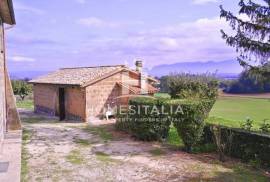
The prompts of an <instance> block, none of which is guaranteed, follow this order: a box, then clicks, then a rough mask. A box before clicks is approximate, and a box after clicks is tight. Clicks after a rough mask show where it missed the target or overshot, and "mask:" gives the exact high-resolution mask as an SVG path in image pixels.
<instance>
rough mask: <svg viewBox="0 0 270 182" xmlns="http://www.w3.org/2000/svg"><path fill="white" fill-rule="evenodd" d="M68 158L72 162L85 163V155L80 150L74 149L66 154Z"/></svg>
mask: <svg viewBox="0 0 270 182" xmlns="http://www.w3.org/2000/svg"><path fill="white" fill-rule="evenodd" d="M66 160H67V161H68V162H70V163H71V164H78V165H79V164H83V162H84V157H83V156H82V154H81V152H80V151H79V150H72V151H71V152H70V153H69V154H68V156H66Z"/></svg>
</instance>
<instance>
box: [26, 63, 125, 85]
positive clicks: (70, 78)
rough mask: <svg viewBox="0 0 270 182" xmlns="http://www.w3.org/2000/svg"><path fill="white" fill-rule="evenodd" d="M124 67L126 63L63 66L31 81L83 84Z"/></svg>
mask: <svg viewBox="0 0 270 182" xmlns="http://www.w3.org/2000/svg"><path fill="white" fill-rule="evenodd" d="M124 68H125V66H124V65H117V66H100V67H81V68H63V69H60V70H58V71H55V72H52V73H50V74H48V75H45V76H41V77H39V78H37V79H34V80H31V81H30V82H29V83H43V84H55V85H79V86H82V85H85V84H86V83H88V82H90V81H94V80H97V79H99V78H102V77H103V76H106V75H109V74H111V73H113V72H116V71H118V70H119V71H120V70H122V69H124Z"/></svg>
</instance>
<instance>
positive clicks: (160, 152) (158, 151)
mask: <svg viewBox="0 0 270 182" xmlns="http://www.w3.org/2000/svg"><path fill="white" fill-rule="evenodd" d="M149 153H150V154H152V155H153V156H161V155H166V151H164V150H162V149H160V148H155V149H153V150H150V151H149Z"/></svg>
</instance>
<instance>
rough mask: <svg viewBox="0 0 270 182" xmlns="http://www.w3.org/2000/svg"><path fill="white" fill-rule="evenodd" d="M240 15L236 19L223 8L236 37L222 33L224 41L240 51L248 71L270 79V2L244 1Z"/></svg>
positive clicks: (242, 64) (241, 60)
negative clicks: (245, 18) (240, 16)
mask: <svg viewBox="0 0 270 182" xmlns="http://www.w3.org/2000/svg"><path fill="white" fill-rule="evenodd" d="M239 6H240V10H239V15H247V17H248V20H243V19H241V18H239V17H238V16H235V15H234V14H233V13H231V12H230V11H226V10H224V9H223V7H222V6H220V9H221V13H220V16H221V18H225V19H226V21H227V22H229V24H230V26H231V27H232V29H233V30H234V31H236V34H235V35H233V36H231V35H228V34H227V33H225V32H224V31H223V30H221V33H222V38H223V39H225V40H226V43H227V44H228V45H229V46H232V47H234V48H236V51H237V53H238V55H239V56H238V61H239V63H240V65H241V66H243V67H244V68H246V69H250V70H252V71H254V73H260V74H263V75H265V76H270V0H261V1H260V3H259V2H258V1H257V2H254V0H248V1H244V0H240V2H239Z"/></svg>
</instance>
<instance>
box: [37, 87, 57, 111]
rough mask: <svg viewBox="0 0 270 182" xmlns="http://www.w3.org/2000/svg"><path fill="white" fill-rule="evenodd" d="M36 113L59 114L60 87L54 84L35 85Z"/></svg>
mask: <svg viewBox="0 0 270 182" xmlns="http://www.w3.org/2000/svg"><path fill="white" fill-rule="evenodd" d="M33 91H34V105H35V112H36V113H47V114H49V115H51V116H56V115H58V105H59V104H58V103H59V101H58V88H57V87H55V86H53V85H45V84H36V85H34V87H33Z"/></svg>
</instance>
